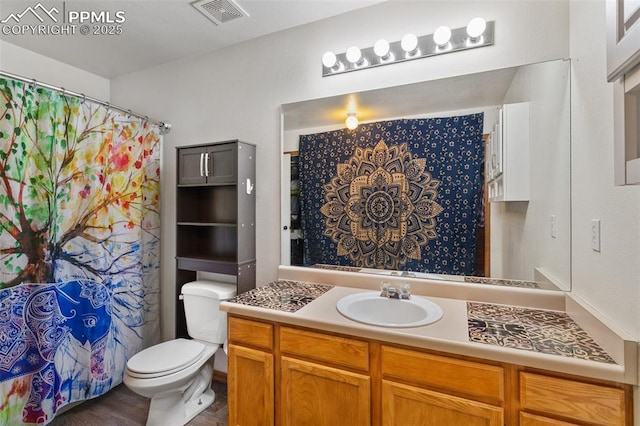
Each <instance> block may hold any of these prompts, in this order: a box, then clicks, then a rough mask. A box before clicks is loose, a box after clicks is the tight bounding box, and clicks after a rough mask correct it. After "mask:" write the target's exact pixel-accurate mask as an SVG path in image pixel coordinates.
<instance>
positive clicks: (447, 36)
mask: <svg viewBox="0 0 640 426" xmlns="http://www.w3.org/2000/svg"><path fill="white" fill-rule="evenodd" d="M449 40H451V30H450V29H449V27H447V26H445V25H443V26H441V27H438V29H437V30H436V31H435V32H434V33H433V42H434V43H435V44H437V45H438V46H441V47H442V46H445V45H446V44H447V43H449Z"/></svg>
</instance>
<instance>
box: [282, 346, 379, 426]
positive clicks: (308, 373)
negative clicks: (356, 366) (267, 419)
mask: <svg viewBox="0 0 640 426" xmlns="http://www.w3.org/2000/svg"><path fill="white" fill-rule="evenodd" d="M281 372H282V373H281V374H282V376H281V385H280V386H281V398H280V407H279V408H280V415H279V418H280V420H281V423H282V425H284V426H300V425H314V426H358V425H362V426H369V425H370V418H371V406H370V396H371V387H370V379H369V377H368V376H365V375H362V374H357V373H352V372H349V371H345V370H340V369H336V368H331V367H326V366H323V365H320V364H314V363H310V362H305V361H300V360H296V359H292V358H287V357H282V363H281Z"/></svg>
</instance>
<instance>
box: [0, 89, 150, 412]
mask: <svg viewBox="0 0 640 426" xmlns="http://www.w3.org/2000/svg"><path fill="white" fill-rule="evenodd" d="M0 113H1V114H2V115H1V116H0V397H1V399H0V424H21V423H22V424H46V423H48V422H50V421H51V420H52V419H53V418H54V416H55V413H56V412H57V411H58V410H59V409H60V408H61V407H63V406H64V405H67V404H69V403H71V402H75V401H80V400H84V399H88V398H92V397H95V396H98V395H101V394H103V393H105V392H106V391H108V390H109V389H111V388H112V387H113V386H115V385H117V384H119V383H120V382H121V381H122V376H123V373H124V369H125V366H126V361H127V359H128V358H129V357H130V356H132V355H133V354H135V353H136V352H138V351H139V350H141V349H142V348H144V347H146V346H148V345H149V344H151V343H155V342H156V341H157V340H158V339H159V335H158V329H159V327H158V302H159V301H158V294H159V271H160V267H159V252H160V235H159V229H160V216H159V193H160V169H159V155H160V135H159V131H158V127H157V126H155V125H151V124H149V123H147V122H146V121H145V120H139V119H136V118H134V117H131V116H129V115H128V114H123V113H120V112H117V111H113V110H110V109H109V108H106V107H105V106H101V105H98V104H95V103H91V102H85V101H83V100H82V99H78V98H75V97H70V96H65V95H64V94H61V93H58V92H55V91H51V90H47V89H44V88H41V87H33V86H31V85H29V84H24V83H22V82H18V81H14V80H4V79H0Z"/></svg>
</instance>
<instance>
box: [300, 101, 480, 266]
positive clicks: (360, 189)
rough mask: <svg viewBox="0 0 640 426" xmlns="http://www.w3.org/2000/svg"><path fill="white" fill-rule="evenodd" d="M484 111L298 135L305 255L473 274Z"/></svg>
mask: <svg viewBox="0 0 640 426" xmlns="http://www.w3.org/2000/svg"><path fill="white" fill-rule="evenodd" d="M483 118H484V115H483V113H477V114H469V115H464V116H454V117H440V118H423V119H402V120H391V121H379V122H375V123H368V124H362V125H360V126H358V128H357V129H356V130H353V131H352V130H347V129H341V130H336V131H330V132H323V133H316V134H311V135H301V136H300V166H299V168H300V200H301V216H302V231H303V235H304V263H305V265H307V266H310V265H314V264H329V265H341V266H357V267H364V268H376V269H392V270H409V271H421V272H434V273H444V274H456V275H475V257H476V240H477V236H476V231H477V227H478V223H479V220H480V216H481V211H482V209H481V208H480V206H481V201H482V197H481V189H482V186H483V184H484V182H483V176H482V168H483V164H484V163H483V161H484V144H483V141H482V129H483Z"/></svg>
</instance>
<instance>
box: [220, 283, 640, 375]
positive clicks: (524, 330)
mask: <svg viewBox="0 0 640 426" xmlns="http://www.w3.org/2000/svg"><path fill="white" fill-rule="evenodd" d="M316 282H318V281H316ZM412 285H413V284H412ZM367 290H372V289H371V288H369V289H363V288H354V287H347V286H340V285H327V284H316V283H309V282H297V281H295V280H280V281H278V282H275V283H272V284H270V285H268V286H263V287H258V288H256V289H255V290H252V291H251V292H249V293H245V294H243V295H240V296H237V297H236V299H235V301H228V302H223V303H222V304H221V307H220V309H221V310H223V311H226V312H228V313H230V314H236V315H242V316H246V317H251V318H256V319H262V320H267V321H274V322H279V323H283V324H290V325H295V326H301V327H309V328H314V329H318V330H322V331H327V332H334V333H342V334H347V335H350V336H355V337H362V338H369V339H374V340H379V341H383V342H389V343H395V344H401V345H407V346H413V347H418V348H424V349H431V350H437V351H442V352H448V353H452V354H459V355H466V356H472V357H477V358H483V359H489V360H494V361H500V362H507V363H512V364H518V365H523V366H529V367H535V368H541V369H545V370H550V371H558V372H564V373H568V374H575V375H580V376H585V377H591V378H596V379H603V380H612V381H616V382H622V383H629V384H637V383H638V377H637V376H638V375H637V343H636V342H628V341H625V340H624V338H623V337H620V336H618V335H617V334H616V333H615V332H614V331H613V330H608V329H607V328H606V327H601V326H600V327H598V326H595V327H592V326H589V324H590V323H589V321H586V322H583V324H586V325H587V327H586V329H587V330H585V329H584V327H581V325H582V324H581V325H578V323H576V321H574V319H573V318H572V317H571V316H570V315H569V314H567V313H566V312H564V311H562V310H557V309H555V308H554V309H543V308H541V307H540V306H536V307H527V306H513V305H506V304H501V303H497V304H496V303H491V302H487V301H486V300H485V301H479V302H478V301H473V300H467V299H458V298H449V297H436V296H429V295H427V296H425V295H416V294H415V292H414V294H413V295H412V297H426V298H428V299H429V300H431V301H433V302H435V303H436V304H438V305H439V306H440V307H441V308H442V310H443V312H444V315H443V317H442V318H441V319H440V320H439V321H437V322H435V323H433V324H430V325H427V326H421V327H414V328H387V327H378V326H370V325H367V324H362V323H359V322H356V321H352V320H350V319H348V318H346V317H344V316H342V315H341V314H340V313H339V312H338V310H337V309H336V303H337V302H338V300H340V299H341V298H342V297H344V296H347V295H350V294H354V293H358V292H362V291H367ZM307 294H308V295H309V296H311V297H307V298H305V297H304V296H305V295H307ZM282 295H284V296H285V297H281V296H282ZM287 296H291V297H292V299H291V300H287ZM579 316H580V315H579ZM607 331H610V334H608V335H607ZM594 334H595V335H594Z"/></svg>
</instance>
